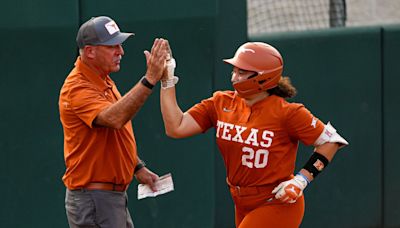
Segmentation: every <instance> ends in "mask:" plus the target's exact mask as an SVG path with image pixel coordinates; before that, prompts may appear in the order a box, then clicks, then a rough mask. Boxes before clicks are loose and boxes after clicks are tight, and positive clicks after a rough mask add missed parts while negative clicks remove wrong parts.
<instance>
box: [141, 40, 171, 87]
mask: <svg viewBox="0 0 400 228" xmlns="http://www.w3.org/2000/svg"><path fill="white" fill-rule="evenodd" d="M168 48H169V46H168V41H167V40H165V39H162V38H156V39H155V40H154V43H153V47H152V48H151V52H149V51H147V50H145V51H144V54H145V56H146V63H147V71H146V79H147V80H148V81H149V82H150V83H151V84H153V85H155V84H156V83H157V82H158V81H159V80H160V79H161V77H162V75H163V71H164V67H165V61H166V60H167V57H168V53H169V50H168Z"/></svg>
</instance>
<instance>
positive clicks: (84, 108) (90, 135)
mask: <svg viewBox="0 0 400 228" xmlns="http://www.w3.org/2000/svg"><path fill="white" fill-rule="evenodd" d="M120 98H121V95H120V93H119V92H118V90H117V87H116V86H115V83H114V82H113V81H112V80H111V78H110V77H109V76H107V77H106V79H105V80H104V79H102V78H100V77H99V76H98V75H96V74H95V73H94V72H93V71H92V70H91V69H90V68H89V66H87V65H85V64H84V63H83V62H82V61H81V60H80V58H79V57H78V59H77V60H76V62H75V68H74V69H73V70H72V71H71V72H70V74H69V75H68V77H67V78H66V80H65V82H64V85H63V87H62V89H61V92H60V98H59V109H60V119H61V123H62V126H63V130H64V158H65V165H66V171H65V174H64V176H63V178H62V179H63V181H64V184H65V186H66V187H67V188H69V189H76V188H80V187H82V186H85V185H86V184H88V183H89V182H109V183H115V184H129V183H130V182H131V180H132V178H133V170H134V167H135V166H136V163H137V153H136V142H135V138H134V133H133V129H132V123H131V121H129V122H127V123H126V124H125V126H124V127H123V128H122V129H119V130H117V129H112V128H106V127H99V126H94V123H93V121H94V119H95V118H96V117H97V115H98V114H99V113H100V112H101V111H102V110H104V109H105V108H107V107H108V106H110V105H112V104H113V103H115V102H116V101H117V100H118V99H120Z"/></svg>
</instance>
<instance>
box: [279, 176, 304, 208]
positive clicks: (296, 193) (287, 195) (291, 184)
mask: <svg viewBox="0 0 400 228" xmlns="http://www.w3.org/2000/svg"><path fill="white" fill-rule="evenodd" d="M307 184H308V181H307V180H306V179H305V178H304V176H303V175H301V174H297V175H296V176H294V178H293V179H291V180H288V181H284V182H282V183H280V184H279V185H278V186H276V187H275V188H274V190H272V194H275V198H276V199H278V200H280V201H282V202H285V203H294V202H296V200H297V199H298V198H299V197H300V196H302V195H303V190H304V189H305V188H306V187H307Z"/></svg>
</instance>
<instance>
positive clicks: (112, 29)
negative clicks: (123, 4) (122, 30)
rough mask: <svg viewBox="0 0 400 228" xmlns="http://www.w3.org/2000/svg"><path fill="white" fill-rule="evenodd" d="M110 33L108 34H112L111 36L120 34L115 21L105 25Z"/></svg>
mask: <svg viewBox="0 0 400 228" xmlns="http://www.w3.org/2000/svg"><path fill="white" fill-rule="evenodd" d="M104 26H105V27H106V29H107V31H108V33H110V35H112V34H114V33H116V32H119V28H118V25H117V24H116V23H115V21H110V22H108V23H106V24H105V25H104Z"/></svg>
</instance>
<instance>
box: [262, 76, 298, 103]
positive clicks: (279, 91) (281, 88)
mask: <svg viewBox="0 0 400 228" xmlns="http://www.w3.org/2000/svg"><path fill="white" fill-rule="evenodd" d="M267 92H268V93H269V94H271V95H272V94H274V95H277V96H280V97H283V98H293V97H295V96H296V94H297V90H296V88H295V87H294V86H293V85H292V82H291V81H290V78H289V77H283V76H282V78H281V79H280V80H279V82H278V86H276V87H274V88H272V89H269V90H267Z"/></svg>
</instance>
